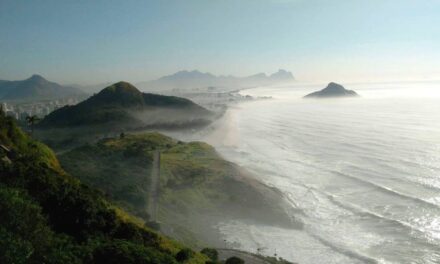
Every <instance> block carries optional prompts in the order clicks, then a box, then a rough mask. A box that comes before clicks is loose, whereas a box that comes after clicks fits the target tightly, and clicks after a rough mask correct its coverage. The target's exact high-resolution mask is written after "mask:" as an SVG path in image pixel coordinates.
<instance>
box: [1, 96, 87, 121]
mask: <svg viewBox="0 0 440 264" xmlns="http://www.w3.org/2000/svg"><path fill="white" fill-rule="evenodd" d="M79 101H80V99H79V98H65V99H58V100H52V101H39V102H26V103H24V102H0V106H1V108H2V109H3V111H4V112H5V113H6V115H7V116H11V117H13V118H15V119H16V120H26V117H28V116H34V115H35V116H38V117H39V118H43V117H45V116H46V115H48V114H49V113H50V112H52V111H54V110H56V109H58V108H60V107H63V106H65V105H74V104H77V103H79Z"/></svg>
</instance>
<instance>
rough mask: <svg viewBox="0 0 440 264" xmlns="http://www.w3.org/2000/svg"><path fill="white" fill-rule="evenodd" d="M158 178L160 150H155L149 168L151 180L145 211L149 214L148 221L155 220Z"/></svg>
mask: <svg viewBox="0 0 440 264" xmlns="http://www.w3.org/2000/svg"><path fill="white" fill-rule="evenodd" d="M159 178H160V152H159V151H158V150H156V151H155V152H154V155H153V168H152V169H151V182H150V186H149V187H150V188H149V191H148V205H147V213H148V215H150V221H157V203H158V198H159V197H158V196H159Z"/></svg>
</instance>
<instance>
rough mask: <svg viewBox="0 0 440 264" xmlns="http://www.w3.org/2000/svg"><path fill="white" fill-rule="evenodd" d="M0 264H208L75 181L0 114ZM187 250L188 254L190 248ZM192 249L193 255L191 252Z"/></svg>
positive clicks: (55, 160) (93, 190) (36, 143)
mask: <svg viewBox="0 0 440 264" xmlns="http://www.w3.org/2000/svg"><path fill="white" fill-rule="evenodd" d="M0 216H1V217H0V263H164V264H168V263H177V260H176V257H175V256H179V257H180V258H179V259H182V258H181V257H182V255H183V256H184V257H185V256H188V260H187V261H186V262H185V263H205V261H206V260H207V258H206V257H205V256H203V255H200V254H197V253H189V254H182V253H181V254H177V253H178V252H179V251H180V250H182V249H183V248H184V247H183V246H182V245H180V244H178V243H176V242H174V241H171V240H169V239H167V238H165V237H163V236H161V235H158V234H157V233H155V232H153V231H151V230H150V229H148V228H145V227H144V226H143V222H142V221H141V220H140V219H137V218H134V217H132V216H130V215H128V214H127V213H125V212H124V211H123V210H121V209H119V207H117V206H115V205H114V204H113V203H111V202H109V201H108V200H107V199H106V198H105V197H104V196H103V194H101V193H100V192H98V191H96V190H95V189H92V188H90V187H88V186H87V185H84V184H83V183H82V182H81V181H79V180H78V179H77V178H74V177H72V176H70V175H69V174H68V173H66V172H65V171H64V170H63V169H62V168H61V166H60V164H59V162H58V160H57V158H56V157H55V155H54V154H53V152H52V151H51V150H50V149H49V148H48V147H46V146H45V145H43V144H41V143H38V142H36V141H34V140H32V139H31V138H29V137H28V136H27V135H25V134H24V133H23V132H22V131H21V130H20V129H19V128H18V127H17V126H16V124H15V123H14V121H13V120H12V119H11V118H8V117H5V115H4V113H3V112H0ZM183 252H188V250H184V251H183ZM189 252H190V251H189Z"/></svg>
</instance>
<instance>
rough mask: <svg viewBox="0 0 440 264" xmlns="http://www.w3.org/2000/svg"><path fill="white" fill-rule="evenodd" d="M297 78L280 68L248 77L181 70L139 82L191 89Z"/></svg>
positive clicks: (149, 87) (148, 86) (155, 87)
mask: <svg viewBox="0 0 440 264" xmlns="http://www.w3.org/2000/svg"><path fill="white" fill-rule="evenodd" d="M294 80H295V78H294V77H293V74H292V73H291V72H288V71H286V70H279V71H278V72H276V73H274V74H271V75H269V76H268V75H266V74H265V73H258V74H255V75H251V76H247V77H235V76H231V75H229V76H222V75H220V76H216V75H213V74H211V73H203V72H200V71H197V70H194V71H179V72H176V73H174V74H172V75H167V76H164V77H161V78H159V79H157V80H153V81H149V82H143V83H139V84H138V86H139V87H141V88H143V89H146V90H156V91H160V90H191V89H199V88H206V87H210V86H217V87H223V88H233V89H237V88H244V87H252V86H258V85H269V84H276V83H281V82H291V81H294Z"/></svg>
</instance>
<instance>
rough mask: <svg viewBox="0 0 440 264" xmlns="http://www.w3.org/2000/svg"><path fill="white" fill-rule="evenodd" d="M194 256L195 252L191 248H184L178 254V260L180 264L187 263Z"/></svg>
mask: <svg viewBox="0 0 440 264" xmlns="http://www.w3.org/2000/svg"><path fill="white" fill-rule="evenodd" d="M193 255H194V252H193V251H192V250H191V249H189V248H184V249H182V250H180V251H179V252H177V254H176V260H177V261H178V262H185V261H187V260H188V259H190V258H191V257H192V256H193Z"/></svg>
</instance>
